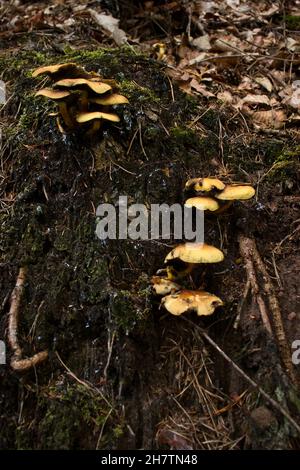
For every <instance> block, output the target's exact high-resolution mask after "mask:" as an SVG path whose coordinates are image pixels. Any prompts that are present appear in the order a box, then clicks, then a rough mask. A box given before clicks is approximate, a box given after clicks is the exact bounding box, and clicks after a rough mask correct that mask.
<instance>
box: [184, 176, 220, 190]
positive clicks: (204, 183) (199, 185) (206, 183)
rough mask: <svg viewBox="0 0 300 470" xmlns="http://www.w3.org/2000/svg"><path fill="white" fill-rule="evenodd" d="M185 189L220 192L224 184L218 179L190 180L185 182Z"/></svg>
mask: <svg viewBox="0 0 300 470" xmlns="http://www.w3.org/2000/svg"><path fill="white" fill-rule="evenodd" d="M185 188H186V189H194V190H195V191H205V192H208V191H212V190H213V189H218V190H219V191H222V190H223V189H224V188H225V184H224V183H223V181H220V180H219V179H218V178H192V179H190V180H188V181H187V182H186V184H185Z"/></svg>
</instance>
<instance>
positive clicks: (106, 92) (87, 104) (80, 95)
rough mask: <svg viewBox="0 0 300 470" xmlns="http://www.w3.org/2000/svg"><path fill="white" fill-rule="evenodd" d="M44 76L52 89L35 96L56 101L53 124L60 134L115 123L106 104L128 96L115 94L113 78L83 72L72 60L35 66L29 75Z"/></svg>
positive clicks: (116, 119)
mask: <svg viewBox="0 0 300 470" xmlns="http://www.w3.org/2000/svg"><path fill="white" fill-rule="evenodd" d="M43 74H45V75H47V76H48V77H49V78H50V79H51V81H52V88H42V89H41V90H39V91H38V92H37V93H36V94H35V96H43V97H45V98H49V99H50V100H53V101H55V102H56V103H57V107H58V112H57V113H51V115H52V116H53V115H54V116H56V123H57V126H58V128H59V130H60V131H61V132H63V133H65V132H70V131H74V130H76V129H79V128H80V129H83V130H84V132H86V134H87V135H92V134H94V133H95V132H96V131H98V130H99V129H100V127H101V125H102V123H103V122H104V121H111V122H119V121H120V118H119V116H118V115H117V114H115V113H113V112H111V110H110V106H113V105H119V104H126V103H128V99H127V98H126V97H125V96H123V95H120V94H118V93H117V92H116V91H117V85H116V82H115V81H114V80H107V79H103V78H101V77H100V75H98V74H97V73H95V72H87V71H86V70H85V69H84V68H83V67H81V66H79V65H77V64H75V63H72V62H70V63H66V64H56V65H49V66H46V67H39V68H38V69H36V70H35V71H34V72H33V73H32V76H33V77H38V76H39V75H43Z"/></svg>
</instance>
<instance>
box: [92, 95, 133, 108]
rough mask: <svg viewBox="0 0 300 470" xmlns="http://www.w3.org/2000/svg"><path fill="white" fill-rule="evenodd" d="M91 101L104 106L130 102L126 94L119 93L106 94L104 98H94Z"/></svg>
mask: <svg viewBox="0 0 300 470" xmlns="http://www.w3.org/2000/svg"><path fill="white" fill-rule="evenodd" d="M91 102H92V103H96V104H102V105H103V106H106V105H114V104H127V103H129V101H128V99H127V98H126V96H123V95H117V94H112V95H109V96H106V97H104V98H92V99H91Z"/></svg>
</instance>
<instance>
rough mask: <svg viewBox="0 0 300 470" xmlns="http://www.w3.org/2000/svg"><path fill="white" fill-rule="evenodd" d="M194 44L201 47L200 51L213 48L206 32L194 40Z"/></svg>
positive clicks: (198, 47)
mask: <svg viewBox="0 0 300 470" xmlns="http://www.w3.org/2000/svg"><path fill="white" fill-rule="evenodd" d="M192 46H194V47H196V48H197V49H199V51H209V50H210V49H211V45H210V41H209V36H208V35H207V34H205V35H204V36H199V37H198V38H195V39H193V40H192Z"/></svg>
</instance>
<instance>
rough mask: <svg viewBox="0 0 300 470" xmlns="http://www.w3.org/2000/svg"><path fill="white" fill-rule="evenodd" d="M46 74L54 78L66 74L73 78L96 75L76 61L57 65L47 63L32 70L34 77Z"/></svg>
mask: <svg viewBox="0 0 300 470" xmlns="http://www.w3.org/2000/svg"><path fill="white" fill-rule="evenodd" d="M42 74H46V75H48V76H49V77H50V78H51V79H52V80H59V79H60V78H63V77H64V76H68V77H72V78H79V77H81V78H89V77H90V76H94V74H89V73H88V72H86V70H84V68H83V67H81V66H80V65H77V64H75V63H74V62H68V63H66V64H55V65H46V66H43V67H39V68H37V69H36V70H34V71H33V72H32V76H33V77H38V76H39V75H42Z"/></svg>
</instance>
